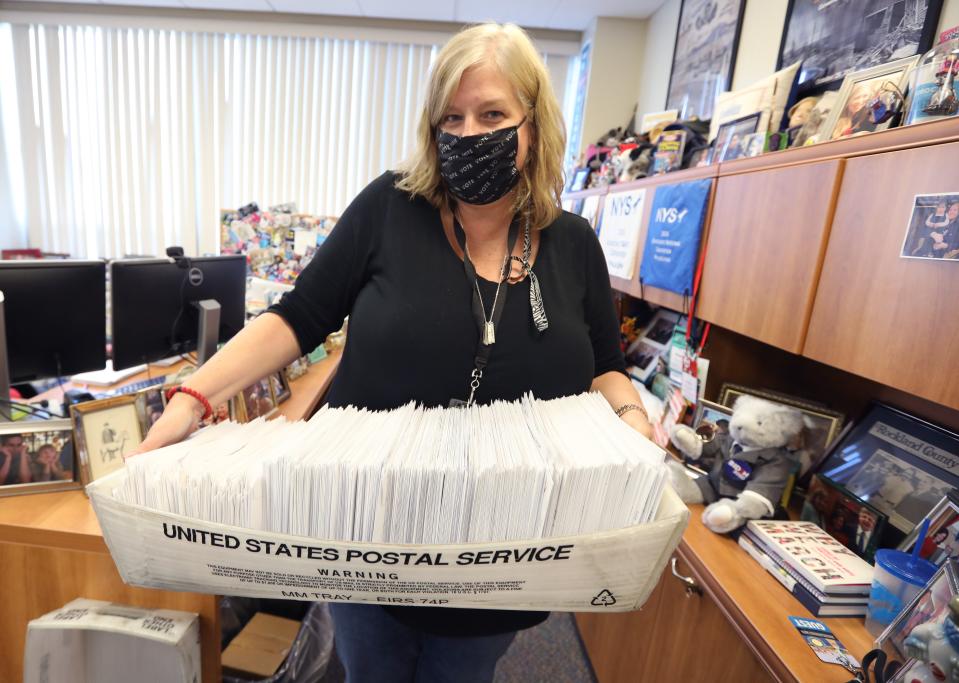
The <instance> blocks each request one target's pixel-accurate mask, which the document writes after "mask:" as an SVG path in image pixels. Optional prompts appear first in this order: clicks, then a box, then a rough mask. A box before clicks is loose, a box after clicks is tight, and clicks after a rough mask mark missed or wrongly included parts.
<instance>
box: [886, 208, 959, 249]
mask: <svg viewBox="0 0 959 683" xmlns="http://www.w3.org/2000/svg"><path fill="white" fill-rule="evenodd" d="M900 256H902V257H903V258H921V259H948V260H957V259H959V192H953V193H948V194H917V195H916V197H915V199H913V202H912V215H911V216H910V217H909V224H908V225H907V226H906V236H905V237H904V238H903V241H902V252H901V254H900Z"/></svg>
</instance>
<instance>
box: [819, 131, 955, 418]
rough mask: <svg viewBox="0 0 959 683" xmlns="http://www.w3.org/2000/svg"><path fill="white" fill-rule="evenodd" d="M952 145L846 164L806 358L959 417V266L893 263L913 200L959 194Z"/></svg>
mask: <svg viewBox="0 0 959 683" xmlns="http://www.w3.org/2000/svg"><path fill="white" fill-rule="evenodd" d="M957 160H959V143H951V144H941V145H931V146H928V147H919V148H916V149H909V150H903V151H898V152H887V153H885V154H874V155H870V156H865V157H861V158H857V159H850V160H849V161H847V162H846V170H845V174H844V177H843V181H842V191H841V193H840V195H839V201H838V204H837V206H836V213H835V218H834V219H833V227H832V236H831V237H830V240H829V247H828V250H827V251H826V257H825V261H824V264H823V269H822V276H821V278H820V283H819V289H818V293H817V295H816V303H815V307H814V308H813V313H812V319H811V322H810V327H809V335H808V338H807V340H806V345H805V348H804V350H803V355H805V356H808V357H809V358H813V359H815V360H818V361H821V362H823V363H827V364H829V365H833V366H835V367H838V368H842V369H843V370H847V371H849V372H852V373H854V374H857V375H861V376H863V377H867V378H869V379H872V380H875V381H877V382H881V383H883V384H887V385H889V386H892V387H895V388H897V389H901V390H903V391H905V392H908V393H910V394H915V395H917V396H921V397H923V398H926V399H929V400H931V401H934V402H936V403H941V404H943V405H946V406H949V407H951V408H959V382H956V381H955V376H954V374H953V373H954V371H955V367H956V363H957V361H959V316H957V315H956V301H957V300H959V298H957V297H959V261H941V260H926V259H909V258H902V257H901V256H900V254H901V251H902V247H903V240H904V237H905V235H906V227H907V225H908V224H909V221H910V216H911V212H912V207H913V201H914V197H915V195H917V194H934V193H947V192H952V193H956V192H959V174H957V172H956V168H957Z"/></svg>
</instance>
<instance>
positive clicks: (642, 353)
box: [626, 337, 663, 382]
mask: <svg viewBox="0 0 959 683" xmlns="http://www.w3.org/2000/svg"><path fill="white" fill-rule="evenodd" d="M662 355H663V349H662V348H661V347H658V346H653V345H652V344H650V343H649V342H648V341H646V340H645V339H644V338H643V337H639V338H638V339H637V340H636V341H634V342H633V343H632V344H630V345H629V348H627V349H626V364H627V365H629V366H630V368H629V374H630V376H631V377H634V378H636V379H638V380H639V381H640V382H645V381H646V380H648V379H649V377H650V375H652V374H653V373H654V372H656V368H657V367H658V366H659V359H660V358H661V357H662Z"/></svg>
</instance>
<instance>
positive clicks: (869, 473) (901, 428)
mask: <svg viewBox="0 0 959 683" xmlns="http://www.w3.org/2000/svg"><path fill="white" fill-rule="evenodd" d="M957 454H959V435H957V434H955V433H953V432H951V431H949V430H947V429H944V428H943V427H940V426H938V425H934V424H932V423H930V422H927V421H925V420H923V419H921V418H919V417H916V416H914V415H911V414H909V413H906V412H905V411H902V410H899V409H898V408H894V407H892V406H889V405H886V404H884V403H880V402H874V403H872V404H870V407H869V408H868V409H867V411H866V413H865V415H864V416H863V417H862V418H861V419H860V420H858V421H857V422H856V424H855V425H854V426H853V428H852V429H851V430H849V432H848V433H847V434H846V436H845V437H844V438H843V439H842V440H841V441H840V442H839V443H838V444H837V445H836V448H834V449H833V450H832V452H831V453H830V455H829V457H828V458H826V459H825V460H824V461H823V463H822V465H821V467H820V468H819V472H820V473H821V474H824V475H825V476H827V477H829V479H831V480H832V481H834V482H836V483H839V484H842V485H843V486H844V487H845V488H846V489H847V490H849V491H851V492H852V493H854V494H855V495H857V496H859V497H860V498H862V499H863V500H865V501H867V502H869V503H870V504H871V505H873V506H874V507H876V508H878V509H879V510H880V511H882V512H883V513H885V514H886V515H888V516H889V526H890V527H892V528H895V529H897V530H898V531H899V532H901V533H902V534H908V533H909V532H910V531H912V530H913V528H915V526H916V525H917V524H919V522H921V521H922V519H923V518H924V517H925V516H926V515H927V514H929V513H930V511H931V510H932V509H933V508H934V507H935V506H936V504H937V503H938V502H939V501H940V500H942V497H943V496H944V495H946V492H947V491H948V490H949V489H950V488H957V485H959V466H956V467H952V468H950V467H949V466H948V465H944V464H943V463H944V462H953V461H957V462H959V455H957ZM888 531H889V529H887V533H888ZM899 540H900V539H896V541H894V543H898V541H899Z"/></svg>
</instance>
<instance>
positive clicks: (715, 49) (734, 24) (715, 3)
mask: <svg viewBox="0 0 959 683" xmlns="http://www.w3.org/2000/svg"><path fill="white" fill-rule="evenodd" d="M745 8H746V2H745V0H682V3H681V4H680V8H679V21H678V22H677V26H676V40H675V41H674V44H673V59H672V65H671V67H670V71H669V85H668V87H667V89H666V104H665V107H664V109H676V110H677V111H678V112H679V119H689V118H692V117H693V116H697V117H699V118H700V119H702V120H708V119H710V118H711V117H712V114H713V107H714V105H715V100H716V96H717V95H718V94H719V93H721V92H723V91H726V90H729V87H730V85H731V84H732V77H733V69H735V67H736V54H737V52H738V50H739V35H740V32H741V30H742V24H743V12H744V11H745ZM704 65H705V66H704Z"/></svg>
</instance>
